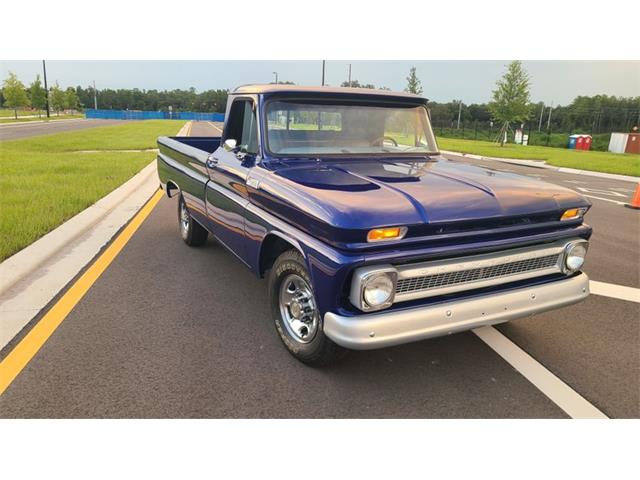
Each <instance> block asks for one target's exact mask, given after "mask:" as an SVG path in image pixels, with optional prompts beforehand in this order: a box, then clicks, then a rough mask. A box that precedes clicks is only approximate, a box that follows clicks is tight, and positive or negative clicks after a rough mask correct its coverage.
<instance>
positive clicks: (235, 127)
mask: <svg viewBox="0 0 640 480" xmlns="http://www.w3.org/2000/svg"><path fill="white" fill-rule="evenodd" d="M227 139H233V140H235V141H236V143H237V145H238V147H239V148H240V151H241V152H246V153H250V154H252V155H256V154H257V153H258V122H257V118H256V112H255V108H254V103H253V101H251V100H235V101H234V102H233V104H232V105H231V111H230V112H229V125H228V130H227Z"/></svg>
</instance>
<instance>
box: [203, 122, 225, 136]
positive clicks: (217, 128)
mask: <svg viewBox="0 0 640 480" xmlns="http://www.w3.org/2000/svg"><path fill="white" fill-rule="evenodd" d="M207 123H208V124H209V125H211V126H212V127H213V128H215V129H216V130H218V131H219V132H220V134H222V129H221V128H220V127H217V126H216V125H214V124H213V122H207Z"/></svg>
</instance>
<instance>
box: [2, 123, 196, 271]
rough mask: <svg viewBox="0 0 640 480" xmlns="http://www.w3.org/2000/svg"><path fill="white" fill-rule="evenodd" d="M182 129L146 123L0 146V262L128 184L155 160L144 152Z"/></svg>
mask: <svg viewBox="0 0 640 480" xmlns="http://www.w3.org/2000/svg"><path fill="white" fill-rule="evenodd" d="M183 124H184V121H177V120H148V121H139V122H131V123H126V124H123V125H116V126H109V127H99V128H91V129H87V130H82V131H76V132H64V133H58V134H55V135H44V136H39V137H32V138H27V139H20V140H10V141H4V142H0V261H1V260H4V259H5V258H7V257H9V256H10V255H12V254H14V253H16V252H17V251H19V250H21V249H22V248H24V247H26V246H27V245H29V244H31V243H32V242H34V241H35V240H37V239H38V238H40V237H42V236H43V235H45V234H46V233H48V232H50V231H51V230H53V229H54V228H56V227H57V226H58V225H60V224H62V223H63V222H65V221H66V220H68V219H69V218H71V217H73V216H74V215H75V214H77V213H79V212H80V211H82V210H84V209H85V208H87V207H89V206H90V205H92V204H93V203H95V202H96V201H97V200H99V199H100V198H102V197H104V196H105V195H107V194H108V193H110V192H111V191H113V190H115V189H116V188H117V187H119V186H120V185H122V184H123V183H124V182H126V181H127V180H129V179H130V178H131V177H132V176H133V175H135V174H136V173H137V172H139V171H140V170H141V169H142V168H144V167H145V166H146V165H148V164H149V162H151V161H152V160H153V159H154V157H155V155H156V154H155V153H154V152H151V151H144V150H149V149H154V148H156V139H157V137H158V136H160V135H175V134H176V133H177V132H178V130H179V129H180V127H181V126H182V125H183ZM131 150H134V151H131ZM135 150H139V151H135Z"/></svg>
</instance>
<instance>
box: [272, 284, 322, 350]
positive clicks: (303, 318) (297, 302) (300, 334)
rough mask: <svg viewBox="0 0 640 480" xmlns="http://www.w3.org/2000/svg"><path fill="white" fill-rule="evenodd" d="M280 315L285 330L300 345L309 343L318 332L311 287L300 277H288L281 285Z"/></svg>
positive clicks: (316, 311)
mask: <svg viewBox="0 0 640 480" xmlns="http://www.w3.org/2000/svg"><path fill="white" fill-rule="evenodd" d="M280 314H281V316H282V320H284V321H283V323H284V326H285V328H286V329H287V331H288V332H289V334H290V335H291V337H292V338H293V339H294V340H296V341H297V342H299V343H309V342H310V341H312V340H313V338H314V337H315V336H316V333H317V331H318V323H319V322H318V318H319V315H318V310H317V309H316V304H315V300H314V298H313V293H312V292H311V287H309V284H308V283H307V282H306V281H305V280H304V279H303V278H302V277H300V276H299V275H295V274H291V275H288V276H287V277H286V278H285V279H284V281H283V282H282V283H281V284H280Z"/></svg>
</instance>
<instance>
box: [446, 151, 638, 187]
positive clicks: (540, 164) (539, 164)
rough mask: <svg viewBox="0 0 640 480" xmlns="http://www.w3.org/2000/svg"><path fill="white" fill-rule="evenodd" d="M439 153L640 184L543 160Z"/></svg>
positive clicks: (611, 175)
mask: <svg viewBox="0 0 640 480" xmlns="http://www.w3.org/2000/svg"><path fill="white" fill-rule="evenodd" d="M440 152H441V153H444V154H449V155H456V156H460V157H468V158H472V159H474V160H488V161H491V162H502V163H511V164H513V165H521V166H525V167H532V168H546V169H549V170H555V171H557V172H561V173H572V174H575V175H585V176H588V177H598V178H607V179H609V180H621V181H623V182H634V183H640V177H634V176H632V175H620V174H617V173H604V172H592V171H589V170H578V169H575V168H567V167H555V166H553V165H548V164H547V162H545V161H544V160H520V159H517V158H498V157H483V156H481V155H473V154H470V153H462V152H450V151H447V150H441V151H440Z"/></svg>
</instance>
